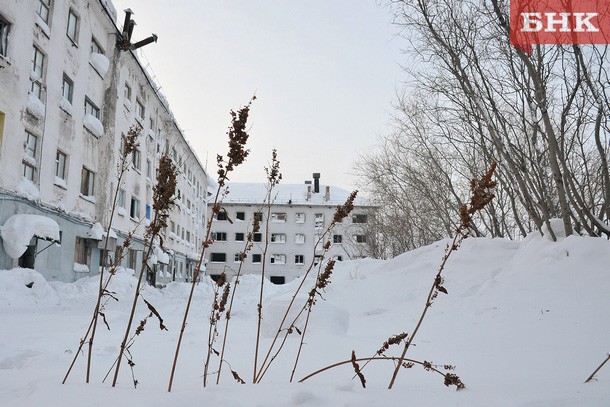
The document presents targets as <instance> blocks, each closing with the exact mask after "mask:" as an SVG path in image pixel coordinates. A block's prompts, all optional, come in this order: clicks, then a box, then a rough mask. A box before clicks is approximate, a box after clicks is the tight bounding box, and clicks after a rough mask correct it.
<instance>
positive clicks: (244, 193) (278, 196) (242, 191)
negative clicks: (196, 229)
mask: <svg viewBox="0 0 610 407" xmlns="http://www.w3.org/2000/svg"><path fill="white" fill-rule="evenodd" d="M227 186H228V187H229V194H228V195H227V196H226V197H225V198H224V199H223V202H225V203H249V204H250V203H253V204H261V203H263V202H264V201H265V196H266V195H267V184H263V183H228V184H227ZM308 190H310V191H311V192H310V193H308ZM327 190H328V196H327V194H326V192H327ZM313 191H314V186H313V185H309V184H278V185H277V186H276V187H275V188H274V189H273V194H272V199H273V200H274V203H276V204H294V205H339V204H343V203H345V201H346V200H347V198H348V197H349V195H350V194H351V191H348V190H346V189H343V188H339V187H335V186H330V185H320V192H318V193H314V192H313ZM355 205H360V206H367V205H370V204H369V202H368V201H367V200H366V199H364V198H361V197H357V198H356V201H355Z"/></svg>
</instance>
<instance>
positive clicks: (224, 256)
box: [210, 252, 227, 263]
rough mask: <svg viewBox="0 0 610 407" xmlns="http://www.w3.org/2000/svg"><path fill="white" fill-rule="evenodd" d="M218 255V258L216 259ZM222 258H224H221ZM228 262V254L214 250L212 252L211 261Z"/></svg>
mask: <svg viewBox="0 0 610 407" xmlns="http://www.w3.org/2000/svg"><path fill="white" fill-rule="evenodd" d="M215 257H216V259H215ZM220 259H222V260H220ZM226 262H227V254H226V253H222V252H212V253H210V263H226Z"/></svg>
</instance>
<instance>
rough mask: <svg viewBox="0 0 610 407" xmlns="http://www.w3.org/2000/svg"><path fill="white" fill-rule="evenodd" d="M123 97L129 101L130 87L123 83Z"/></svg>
mask: <svg viewBox="0 0 610 407" xmlns="http://www.w3.org/2000/svg"><path fill="white" fill-rule="evenodd" d="M123 97H124V98H125V100H129V101H131V86H129V85H128V84H127V82H125V87H124V88H123Z"/></svg>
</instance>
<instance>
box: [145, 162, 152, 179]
mask: <svg viewBox="0 0 610 407" xmlns="http://www.w3.org/2000/svg"><path fill="white" fill-rule="evenodd" d="M146 178H148V179H152V162H151V161H150V160H149V159H148V158H147V159H146Z"/></svg>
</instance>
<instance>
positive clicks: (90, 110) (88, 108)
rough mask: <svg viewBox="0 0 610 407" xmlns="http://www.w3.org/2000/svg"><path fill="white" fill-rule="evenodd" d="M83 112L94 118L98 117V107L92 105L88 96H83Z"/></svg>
mask: <svg viewBox="0 0 610 407" xmlns="http://www.w3.org/2000/svg"><path fill="white" fill-rule="evenodd" d="M85 114H90V115H91V116H93V117H95V118H96V119H98V120H99V119H100V108H99V107H97V106H96V105H94V104H93V102H92V101H91V100H89V98H85Z"/></svg>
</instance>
